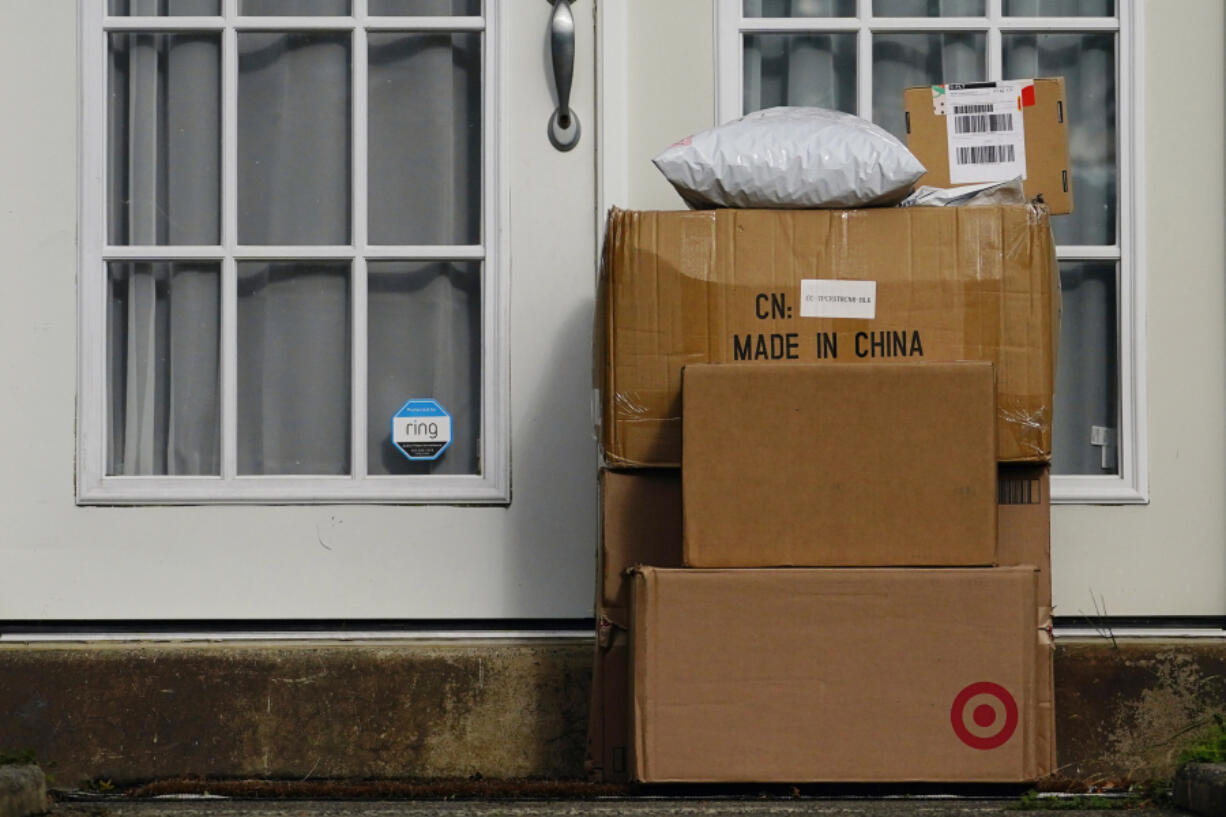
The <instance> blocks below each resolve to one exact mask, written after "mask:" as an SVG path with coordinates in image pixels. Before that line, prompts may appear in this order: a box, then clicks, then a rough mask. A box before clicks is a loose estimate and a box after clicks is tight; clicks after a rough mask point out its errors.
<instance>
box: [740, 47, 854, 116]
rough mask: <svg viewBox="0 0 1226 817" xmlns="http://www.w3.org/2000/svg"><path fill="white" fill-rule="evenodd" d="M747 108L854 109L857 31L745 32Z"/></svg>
mask: <svg viewBox="0 0 1226 817" xmlns="http://www.w3.org/2000/svg"><path fill="white" fill-rule="evenodd" d="M744 104H745V113H751V112H752V111H757V110H761V109H763V108H773V107H775V106H777V105H806V106H812V107H818V108H830V109H833V110H839V111H845V112H847V113H855V112H856V35H855V34H850V33H849V34H747V35H745V99H744Z"/></svg>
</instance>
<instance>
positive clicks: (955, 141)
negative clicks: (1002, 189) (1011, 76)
mask: <svg viewBox="0 0 1226 817" xmlns="http://www.w3.org/2000/svg"><path fill="white" fill-rule="evenodd" d="M1028 104H1031V105H1032V104H1034V80H1011V81H1008V82H970V83H951V84H949V85H934V86H932V105H933V110H934V111H935V113H936V114H937V115H938V116H944V117H945V132H946V140H947V142H948V147H949V182H950V184H973V183H975V182H1003V181H1008V180H1010V179H1014V178H1018V177H1021V178H1023V179H1025V178H1026V132H1025V128H1024V126H1023V123H1022V108H1023V107H1025V106H1026V105H1028Z"/></svg>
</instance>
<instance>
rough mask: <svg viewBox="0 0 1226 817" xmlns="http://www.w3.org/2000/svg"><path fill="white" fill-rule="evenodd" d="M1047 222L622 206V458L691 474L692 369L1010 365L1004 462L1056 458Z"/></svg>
mask: <svg viewBox="0 0 1226 817" xmlns="http://www.w3.org/2000/svg"><path fill="white" fill-rule="evenodd" d="M1048 221H1049V220H1048V217H1047V212H1046V210H1044V209H1043V208H1040V207H1029V206H1020V205H1018V206H1012V207H932V208H919V207H908V208H897V207H893V208H890V207H886V208H876V209H870V210H845V211H842V210H791V211H781V210H706V211H688V212H680V211H678V212H642V211H619V210H614V211H612V212H611V213H610V216H609V224H608V234H607V243H606V247H605V264H604V278H603V281H602V284H601V295H600V297H601V305H600V306H599V308H598V316H599V319H600V322H601V325H600V326H599V327H598V330H597V338H598V347H597V349H598V352H599V353H600V360H599V361H598V366H597V371H598V378H599V381H600V382H599V387H600V390H601V405H602V420H601V425H602V429H601V437H602V442H603V447H604V452H605V459H606V462H607V463H608V464H609V465H611V466H614V467H640V466H645V467H660V466H671V467H676V466H678V465H680V462H681V367H682V366H684V365H686V364H688V363H728V362H735V361H748V362H753V363H756V364H774V363H778V362H781V361H785V362H786V361H792V362H829V363H851V364H856V365H859V364H880V363H899V362H918V361H955V360H987V361H992V362H993V363H995V364H996V378H997V382H996V411H997V415H996V417H997V429H998V430H997V455H996V457H997V460H999V461H1004V462H1011V461H1023V462H1045V461H1048V460H1049V459H1050V458H1051V407H1052V388H1053V382H1054V381H1053V376H1054V371H1053V352H1054V349H1055V339H1056V337H1057V333H1058V330H1059V327H1058V321H1057V318H1058V314H1059V311H1058V310H1059V294H1060V293H1059V285H1058V279H1057V268H1056V263H1055V255H1054V245H1053V243H1052V237H1051V228H1050V225H1049V223H1048ZM839 315H842V316H843V317H839Z"/></svg>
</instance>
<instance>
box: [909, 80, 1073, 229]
mask: <svg viewBox="0 0 1226 817" xmlns="http://www.w3.org/2000/svg"><path fill="white" fill-rule="evenodd" d="M903 105H904V107H905V108H906V119H907V147H908V148H910V149H911V152H912V153H914V154H915V156H916V158H918V159H919V160H920V161H921V162H923V163H924V167H926V168H928V172H927V173H926V174H925V175H924V176H923V177H922V178H920V180H919V184H928V185H932V186H934V187H950V186H954V185H959V184H971V183H974V182H990V181H1007V180H1009V179H1013V178H1017V177H1018V176H1021V177H1023V179H1024V181H1023V183H1022V188H1023V189H1024V190H1025V192H1026V196H1027V198H1031V199H1033V198H1035V197H1037V196H1041V197H1042V199H1043V201H1044V203H1045V204H1047V206H1048V208H1050V210H1051V212H1052V213H1053V214H1057V215H1058V214H1062V213H1071V212H1073V181H1072V180H1073V177H1072V173H1071V172H1070V170H1071V167H1070V165H1069V156H1068V106H1067V105H1066V104H1065V94H1064V79H1063V78H1062V77H1052V78H1040V79H1028V80H1008V81H1005V82H968V83H951V84H949V85H923V86H920V87H916V88H908V89H907V90H906V91H904V92H903Z"/></svg>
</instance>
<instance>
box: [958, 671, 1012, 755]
mask: <svg viewBox="0 0 1226 817" xmlns="http://www.w3.org/2000/svg"><path fill="white" fill-rule="evenodd" d="M949 721H950V724H951V725H952V726H953V728H954V734H955V735H957V736H958V739H959V740H961V741H962V742H963V743H965V744H966V745H967V746H970V747H971V748H972V749H984V750H987V749H995V748H997V747H999V746H1003V745H1004V744H1005V743H1007V742H1008V741H1009V738H1011V737H1013V733H1014V732H1016V731H1017V701H1016V700H1014V698H1013V696H1012V695H1011V694H1009V690H1007V689H1005V688H1004V687H1002V686H1001V685H1000V684H994V683H992V682H991V681H978V682H976V683H974V684H970V685H968V686H966V687H963V688H962V691H961V692H959V693H958V694H957V696H956V697H955V698H954V703H953V706H951V707H950V709H949Z"/></svg>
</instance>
